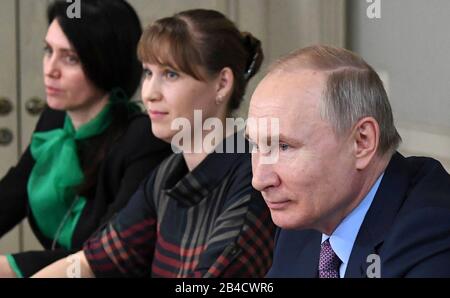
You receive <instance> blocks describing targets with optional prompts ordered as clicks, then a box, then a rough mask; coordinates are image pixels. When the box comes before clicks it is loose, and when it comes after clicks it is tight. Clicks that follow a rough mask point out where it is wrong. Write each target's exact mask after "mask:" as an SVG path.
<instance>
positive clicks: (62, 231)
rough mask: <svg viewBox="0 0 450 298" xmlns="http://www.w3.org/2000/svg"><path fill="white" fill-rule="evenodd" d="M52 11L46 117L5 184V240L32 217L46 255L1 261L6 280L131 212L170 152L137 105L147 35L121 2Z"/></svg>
mask: <svg viewBox="0 0 450 298" xmlns="http://www.w3.org/2000/svg"><path fill="white" fill-rule="evenodd" d="M80 3H81V18H80V19H76V18H74V19H70V18H68V17H67V15H66V12H67V7H68V5H70V3H67V1H62V0H60V1H55V2H53V3H52V4H51V5H50V6H49V7H48V23H49V27H48V31H47V34H46V37H45V49H44V59H43V72H44V83H45V87H46V93H47V105H48V107H47V108H46V110H45V111H44V112H43V114H42V115H41V117H40V119H39V121H38V123H37V126H36V129H35V132H34V133H33V136H32V139H31V144H30V146H29V147H28V148H27V150H26V151H25V153H24V154H23V155H22V157H21V158H20V161H19V163H18V164H17V166H16V167H13V168H11V169H10V170H9V172H8V173H7V174H6V176H5V177H4V178H3V179H2V180H1V181H0V236H3V235H4V234H5V233H7V232H8V231H9V230H11V229H12V228H13V227H14V226H16V225H17V224H18V223H19V222H20V221H21V220H22V219H23V218H25V217H27V218H28V220H29V222H30V225H31V227H32V229H33V232H34V234H35V235H36V237H37V238H38V239H39V241H40V242H41V244H42V245H43V247H44V248H45V249H46V251H41V252H24V253H17V254H13V255H7V256H0V276H11V275H12V276H14V275H15V276H30V275H31V274H33V273H34V272H36V271H37V270H39V269H40V268H42V267H43V266H45V265H46V264H50V263H51V262H52V261H54V260H57V259H59V258H61V257H63V256H65V255H69V254H70V252H71V251H77V250H79V249H80V248H81V247H82V244H83V242H84V241H85V240H86V239H87V238H88V237H89V236H90V235H91V234H92V233H93V232H94V231H95V230H96V229H98V228H99V227H100V226H101V225H102V224H104V223H106V222H107V221H108V220H109V219H110V218H111V217H112V216H113V215H114V214H115V213H117V212H118V211H119V210H120V209H121V208H122V207H124V206H125V205H126V203H127V201H128V200H129V198H130V197H131V195H132V194H133V193H134V192H135V191H136V189H137V187H138V185H139V183H140V182H141V180H143V179H144V177H145V176H146V175H148V173H149V172H150V171H151V170H152V169H153V168H154V167H155V166H156V165H157V164H158V163H159V162H160V161H162V160H163V159H164V157H166V156H167V155H168V154H169V153H170V152H171V151H170V146H169V145H168V144H167V143H164V142H163V141H161V140H159V139H157V138H155V137H154V136H153V135H152V133H151V127H150V121H149V120H148V117H147V116H145V115H144V114H142V113H141V112H140V110H139V107H138V106H137V105H135V104H134V103H132V102H130V98H131V96H132V95H133V93H134V92H135V91H136V89H137V87H138V86H139V83H140V79H141V74H142V67H141V65H140V63H139V61H138V59H137V53H136V51H137V43H138V41H139V37H140V35H141V33H142V30H141V26H140V23H139V19H138V17H137V15H136V13H135V11H134V10H133V8H132V7H131V6H130V5H129V4H128V3H126V2H125V1H122V0H83V1H82V2H80Z"/></svg>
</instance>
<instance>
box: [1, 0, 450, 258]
mask: <svg viewBox="0 0 450 298" xmlns="http://www.w3.org/2000/svg"><path fill="white" fill-rule="evenodd" d="M81 1H83V0H81ZM48 2H50V1H48V0H0V177H2V176H3V175H4V174H5V173H6V171H7V170H8V168H9V167H11V166H13V165H14V164H15V163H16V162H17V159H18V156H20V154H21V153H22V152H23V151H24V150H25V149H26V147H27V146H28V143H29V140H30V137H31V134H32V132H33V128H34V126H35V124H36V121H37V119H38V117H39V114H40V112H41V111H42V109H43V107H44V105H45V91H44V85H43V78H42V57H43V47H44V42H43V40H44V36H45V33H46V30H47V23H46V15H45V11H46V6H47V4H48ZM128 2H130V3H131V4H132V5H133V6H134V7H135V9H136V11H137V12H138V14H139V16H140V18H141V22H142V24H143V26H145V25H146V24H149V23H151V22H152V21H154V20H155V19H158V18H160V17H165V16H168V15H171V14H173V13H175V12H178V11H180V10H185V9H190V8H210V9H216V10H219V11H221V12H223V13H224V14H226V15H227V16H228V17H230V18H231V19H232V20H233V21H235V22H236V23H237V25H238V26H239V27H240V28H241V30H243V31H250V32H252V33H253V34H254V35H255V36H256V37H258V38H260V39H261V41H262V44H263V48H264V51H265V57H266V59H265V63H264V65H263V69H262V71H261V72H260V74H259V75H257V76H256V77H255V78H254V79H253V80H252V82H251V84H250V86H249V89H248V91H247V98H246V102H245V104H243V105H242V108H241V109H240V110H239V112H238V116H242V117H244V118H245V117H246V114H247V108H248V98H249V97H250V95H251V93H252V91H253V89H254V87H255V86H256V84H257V82H258V81H259V80H260V79H261V77H262V76H263V74H264V70H265V68H266V67H267V65H268V64H270V63H271V62H272V61H273V60H274V59H276V58H277V57H278V56H280V55H283V54H286V53H288V52H290V51H291V50H293V49H296V48H299V47H304V46H307V45H310V44H316V43H324V44H329V45H335V46H341V47H346V48H348V49H350V50H353V51H355V52H357V53H359V54H360V55H361V56H362V57H363V58H364V59H365V60H366V61H367V62H368V63H369V64H371V65H372V66H373V67H374V68H375V69H376V70H377V72H378V73H379V74H380V76H381V78H382V80H383V82H384V84H385V86H386V89H387V91H388V94H389V97H390V101H391V105H392V108H393V112H394V118H395V120H396V125H397V128H398V130H399V132H400V135H401V136H402V138H403V143H402V145H401V147H400V152H401V153H403V154H404V155H408V156H409V155H426V156H432V157H434V158H436V159H438V160H440V161H441V162H442V164H443V165H444V166H445V167H446V169H447V170H448V171H450V59H449V58H448V53H449V52H450V34H449V33H448V31H449V29H448V28H450V18H449V12H450V1H448V0H433V1H425V0H395V1H394V0H129V1H128ZM81 17H82V16H81ZM445 32H447V33H445ZM135 99H136V100H139V95H138V94H136V96H135ZM11 187H14V185H11ZM0 195H1V194H0ZM0 208H1V206H0ZM39 248H40V245H39V244H38V243H37V242H36V240H35V239H34V237H33V236H32V233H31V232H30V230H29V227H28V226H27V224H26V223H23V224H22V225H21V226H20V227H18V228H16V229H15V230H13V231H12V232H10V233H9V234H8V235H7V236H6V237H4V238H2V240H1V241H0V253H4V252H11V251H20V250H30V249H39Z"/></svg>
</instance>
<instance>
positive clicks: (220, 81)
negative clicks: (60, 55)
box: [216, 67, 234, 103]
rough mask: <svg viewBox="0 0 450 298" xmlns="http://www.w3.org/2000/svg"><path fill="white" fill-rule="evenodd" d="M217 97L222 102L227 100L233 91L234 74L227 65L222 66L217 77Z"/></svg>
mask: <svg viewBox="0 0 450 298" xmlns="http://www.w3.org/2000/svg"><path fill="white" fill-rule="evenodd" d="M216 80H217V81H216V82H217V88H216V92H217V98H220V99H222V101H223V102H224V103H227V102H228V99H229V98H230V96H231V94H232V92H233V83H234V75H233V71H232V70H231V68H229V67H224V68H223V69H222V70H221V71H220V73H219V75H218V77H217V79H216Z"/></svg>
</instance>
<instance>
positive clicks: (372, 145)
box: [353, 117, 380, 170]
mask: <svg viewBox="0 0 450 298" xmlns="http://www.w3.org/2000/svg"><path fill="white" fill-rule="evenodd" d="M379 140H380V127H379V125H378V122H377V121H376V120H375V119H374V118H373V117H364V118H362V119H360V120H359V121H358V122H357V123H356V124H355V125H354V127H353V141H354V148H355V152H354V154H355V160H356V168H357V169H358V170H363V169H365V168H366V167H367V165H369V163H370V161H371V160H372V159H373V157H374V156H375V155H376V154H377V151H378V146H379Z"/></svg>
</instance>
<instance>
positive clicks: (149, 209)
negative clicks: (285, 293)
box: [84, 152, 274, 277]
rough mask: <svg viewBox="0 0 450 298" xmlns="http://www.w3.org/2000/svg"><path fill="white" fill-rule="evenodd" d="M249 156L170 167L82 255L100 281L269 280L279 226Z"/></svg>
mask: <svg viewBox="0 0 450 298" xmlns="http://www.w3.org/2000/svg"><path fill="white" fill-rule="evenodd" d="M251 177H252V176H251V162H250V155H249V154H248V153H241V154H239V153H233V154H230V153H226V154H224V153H215V152H214V153H211V154H209V155H208V156H207V158H206V159H205V160H204V161H203V162H202V163H201V164H199V165H198V166H197V167H196V168H195V169H194V170H193V171H192V172H189V171H188V169H187V166H186V164H185V162H184V158H183V156H182V155H181V154H174V155H172V156H170V157H169V158H168V159H166V160H165V161H164V162H163V163H162V164H161V165H160V167H159V168H158V169H157V170H156V171H155V172H154V173H153V174H152V175H151V176H150V177H149V179H147V180H146V181H145V182H144V183H143V184H142V185H141V187H140V188H139V190H138V191H137V192H136V193H135V194H134V196H133V198H132V199H131V201H130V202H129V204H128V205H127V207H126V208H125V209H123V210H122V211H121V212H120V213H119V214H118V216H117V217H116V218H115V220H114V221H112V222H111V223H110V224H109V225H108V226H107V227H106V228H105V229H104V230H103V231H101V232H99V233H97V234H96V236H95V237H92V238H91V239H90V240H88V241H87V242H86V244H85V246H84V253H85V254H86V257H87V259H88V262H89V264H90V266H91V269H92V271H93V272H94V274H95V275H96V276H98V277H115V276H130V277H144V276H152V277H263V276H264V275H265V274H266V272H267V271H268V269H269V268H270V266H271V263H272V250H273V234H274V226H273V223H272V221H271V218H270V213H269V210H268V209H267V207H266V205H265V203H264V201H263V199H262V197H261V195H260V193H259V192H257V191H256V190H254V189H253V188H252V186H251Z"/></svg>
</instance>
